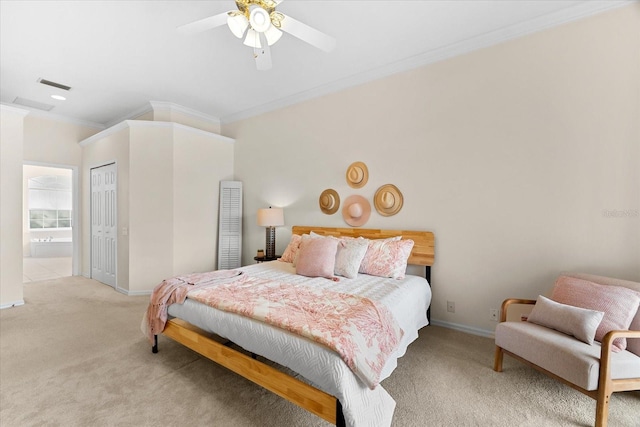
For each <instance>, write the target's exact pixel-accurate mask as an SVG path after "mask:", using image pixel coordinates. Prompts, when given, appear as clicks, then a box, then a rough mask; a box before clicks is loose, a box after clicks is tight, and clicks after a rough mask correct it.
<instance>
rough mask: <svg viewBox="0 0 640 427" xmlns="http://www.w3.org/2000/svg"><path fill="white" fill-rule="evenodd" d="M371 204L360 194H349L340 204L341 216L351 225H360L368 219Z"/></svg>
mask: <svg viewBox="0 0 640 427" xmlns="http://www.w3.org/2000/svg"><path fill="white" fill-rule="evenodd" d="M370 215H371V204H370V203H369V201H368V200H367V199H365V198H364V197H362V196H349V197H347V198H346V199H345V201H344V203H343V204H342V218H344V221H345V222H346V223H347V224H349V225H350V226H352V227H360V226H362V225H365V224H366V223H367V221H369V216H370Z"/></svg>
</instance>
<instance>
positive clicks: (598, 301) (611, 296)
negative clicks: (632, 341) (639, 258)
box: [551, 276, 640, 352]
mask: <svg viewBox="0 0 640 427" xmlns="http://www.w3.org/2000/svg"><path fill="white" fill-rule="evenodd" d="M551 299H553V300H554V301H556V302H559V303H562V304H568V305H573V306H575V307H582V308H588V309H590V310H596V311H602V312H604V317H603V319H602V322H601V323H600V326H598V329H597V330H596V336H595V340H596V341H600V342H601V341H602V339H603V338H604V336H605V335H606V334H607V332H609V331H612V330H628V329H629V325H630V324H631V321H632V320H633V317H634V316H635V314H636V313H637V312H638V306H639V305H640V293H638V292H636V291H633V290H631V289H628V288H625V287H622V286H608V285H599V284H597V283H593V282H589V281H588V280H584V279H577V278H575V277H568V276H560V277H559V278H558V280H557V281H556V284H555V286H554V288H553V293H552V294H551ZM625 348H627V340H626V339H625V338H617V339H616V340H614V341H613V346H612V347H611V349H612V350H613V351H614V352H619V351H622V350H624V349H625Z"/></svg>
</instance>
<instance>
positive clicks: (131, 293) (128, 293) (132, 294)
mask: <svg viewBox="0 0 640 427" xmlns="http://www.w3.org/2000/svg"><path fill="white" fill-rule="evenodd" d="M116 291H118V292H120V293H121V294H125V295H126V296H129V297H139V296H142V295H151V293H152V292H153V291H152V290H151V291H129V290H126V289H122V288H116Z"/></svg>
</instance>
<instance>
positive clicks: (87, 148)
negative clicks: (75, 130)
mask: <svg viewBox="0 0 640 427" xmlns="http://www.w3.org/2000/svg"><path fill="white" fill-rule="evenodd" d="M129 156H130V155H129V128H128V127H124V126H123V127H122V128H121V129H120V130H118V131H117V132H114V133H111V134H110V135H108V136H106V137H104V138H100V140H99V142H96V143H91V144H86V145H84V146H83V147H82V173H81V177H82V188H83V191H82V196H83V197H82V215H81V218H82V222H81V224H82V264H81V265H82V275H83V276H85V277H91V197H90V191H91V169H92V168H96V167H100V166H104V165H107V164H111V163H115V164H116V173H117V178H116V180H117V181H116V182H117V193H118V196H117V201H116V204H117V211H118V219H117V226H118V240H117V252H118V254H117V260H116V269H117V273H116V281H117V287H118V288H120V289H123V290H127V289H129V239H128V237H127V236H122V233H121V232H120V231H121V230H122V229H123V228H128V227H129V161H130V160H129Z"/></svg>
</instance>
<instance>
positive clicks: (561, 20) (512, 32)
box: [221, 0, 637, 125]
mask: <svg viewBox="0 0 640 427" xmlns="http://www.w3.org/2000/svg"><path fill="white" fill-rule="evenodd" d="M631 3H637V0H621V1H590V2H586V3H581V4H579V5H576V6H572V7H568V8H565V9H562V10H559V11H557V12H554V13H550V14H547V15H544V16H540V17H538V18H535V19H532V20H528V21H526V22H522V23H520V24H516V25H510V26H508V27H504V28H501V29H499V30H495V31H490V32H488V33H485V34H483V35H480V36H478V37H474V38H472V39H468V40H463V41H461V42H458V43H454V44H451V45H448V46H445V47H442V48H438V49H434V50H431V51H428V52H425V53H422V54H420V55H416V56H414V57H411V58H408V59H404V60H401V61H397V62H395V63H392V64H388V65H386V66H383V67H379V68H376V69H374V70H369V71H365V72H363V73H359V74H354V75H352V76H349V77H345V78H343V79H339V80H336V81H334V82H332V83H329V84H326V85H322V86H318V87H316V88H313V89H310V90H307V91H304V92H300V93H297V94H295V95H291V96H288V97H285V98H281V99H279V100H276V101H274V102H270V103H266V104H262V105H259V106H256V107H253V108H249V109H247V110H243V111H240V112H238V113H234V114H230V115H227V116H224V117H222V118H221V122H222V124H223V125H225V124H229V123H233V122H236V121H239V120H244V119H248V118H251V117H255V116H258V115H261V114H265V113H268V112H270V111H274V110H278V109H281V108H285V107H289V106H291V105H294V104H298V103H301V102H304V101H308V100H311V99H314V98H318V97H321V96H324V95H329V94H331V93H335V92H339V91H342V90H345V89H348V88H351V87H355V86H359V85H362V84H365V83H369V82H372V81H375V80H379V79H382V78H385V77H389V76H391V75H394V74H397V73H400V72H404V71H409V70H412V69H415V68H419V67H423V66H426V65H430V64H433V63H436V62H439V61H443V60H446V59H450V58H453V57H456V56H459V55H463V54H465V53H470V52H473V51H476V50H480V49H483V48H486V47H490V46H495V45H497V44H500V43H503V42H506V41H509V40H513V39H516V38H519V37H523V36H526V35H529V34H533V33H536V32H539V31H543V30H546V29H549V28H552V27H557V26H559V25H562V24H567V23H570V22H573V21H577V20H580V19H583V18H586V17H589V16H592V15H596V14H598V13H601V12H604V11H607V10H612V9H617V8H619V7H622V6H626V5H629V4H631Z"/></svg>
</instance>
